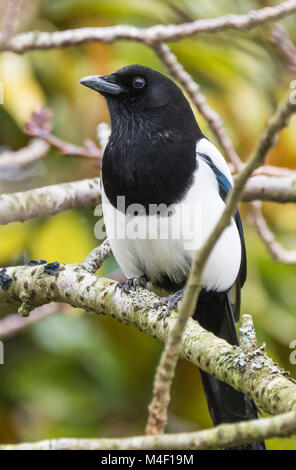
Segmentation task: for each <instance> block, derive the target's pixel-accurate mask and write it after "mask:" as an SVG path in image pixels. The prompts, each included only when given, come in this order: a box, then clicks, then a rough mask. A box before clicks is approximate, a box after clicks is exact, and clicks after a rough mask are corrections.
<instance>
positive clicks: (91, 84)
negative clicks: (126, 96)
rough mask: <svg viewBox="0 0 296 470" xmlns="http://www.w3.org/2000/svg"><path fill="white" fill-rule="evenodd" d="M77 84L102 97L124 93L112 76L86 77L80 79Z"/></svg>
mask: <svg viewBox="0 0 296 470" xmlns="http://www.w3.org/2000/svg"><path fill="white" fill-rule="evenodd" d="M79 83H81V85H84V86H87V87H88V88H91V89H92V90H95V91H98V92H99V93H101V94H103V95H104V94H106V95H120V93H123V92H124V91H125V90H124V88H123V87H122V86H120V85H118V84H117V83H116V77H115V76H114V75H105V76H102V75H88V76H87V77H83V78H81V80H79Z"/></svg>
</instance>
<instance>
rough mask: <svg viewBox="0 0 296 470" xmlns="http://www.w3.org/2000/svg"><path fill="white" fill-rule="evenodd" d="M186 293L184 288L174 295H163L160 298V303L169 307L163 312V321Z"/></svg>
mask: <svg viewBox="0 0 296 470" xmlns="http://www.w3.org/2000/svg"><path fill="white" fill-rule="evenodd" d="M183 294H184V288H183V289H180V290H178V291H177V292H175V293H174V294H172V295H169V296H168V297H161V298H160V304H161V305H167V309H166V311H165V312H164V314H163V321H165V320H166V318H167V317H169V316H170V314H171V313H172V311H173V310H174V308H175V307H177V305H178V303H179V302H180V301H181V300H182V298H183Z"/></svg>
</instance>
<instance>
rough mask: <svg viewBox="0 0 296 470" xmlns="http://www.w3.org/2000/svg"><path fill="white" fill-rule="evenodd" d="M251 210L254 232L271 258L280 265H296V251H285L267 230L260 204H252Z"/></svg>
mask: <svg viewBox="0 0 296 470" xmlns="http://www.w3.org/2000/svg"><path fill="white" fill-rule="evenodd" d="M251 210H252V221H253V224H254V226H255V228H256V231H257V233H258V235H259V237H260V238H261V239H262V240H263V242H264V244H265V246H266V247H267V249H268V251H269V252H270V253H271V255H272V257H273V258H274V259H275V260H276V261H278V262H280V263H286V264H296V250H286V249H285V248H283V247H282V246H281V245H280V244H279V243H278V242H277V241H276V240H275V237H274V234H273V233H272V232H271V231H270V230H269V228H268V225H267V223H266V220H265V218H264V216H263V213H262V204H261V202H259V201H257V202H253V203H252V209H251Z"/></svg>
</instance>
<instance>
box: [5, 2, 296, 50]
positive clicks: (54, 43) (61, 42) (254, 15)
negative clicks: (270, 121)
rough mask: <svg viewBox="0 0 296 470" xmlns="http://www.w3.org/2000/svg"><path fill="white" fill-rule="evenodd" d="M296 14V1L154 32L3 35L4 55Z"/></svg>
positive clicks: (173, 36)
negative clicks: (6, 53) (5, 36)
mask: <svg viewBox="0 0 296 470" xmlns="http://www.w3.org/2000/svg"><path fill="white" fill-rule="evenodd" d="M295 11H296V0H287V1H285V2H282V3H280V4H279V5H276V6H274V7H265V8H262V9H260V10H256V11H250V12H249V13H247V14H246V15H226V16H221V17H219V18H210V19H201V20H197V21H193V22H191V23H185V24H179V25H157V26H152V27H150V28H136V27H134V26H128V25H119V26H112V27H106V28H78V29H72V30H67V31H55V32H53V33H47V32H28V33H23V34H19V35H17V36H14V37H13V38H11V40H10V41H9V42H8V43H5V42H4V38H3V35H0V51H4V50H6V51H13V52H18V53H21V52H25V51H28V50H32V49H52V48H57V47H66V46H71V45H72V46H73V45H78V44H87V43H92V42H105V43H111V42H113V41H115V40H119V39H126V40H133V41H141V42H144V43H146V44H150V45H151V44H153V43H156V42H162V41H163V42H168V41H177V40H180V39H183V38H187V37H190V36H194V35H196V34H199V33H205V32H207V33H216V32H219V31H224V30H226V29H237V30H249V29H252V28H255V27H257V26H260V25H262V24H264V23H267V22H269V21H276V20H278V19H280V18H283V17H284V16H287V15H290V14H292V13H294V12H295Z"/></svg>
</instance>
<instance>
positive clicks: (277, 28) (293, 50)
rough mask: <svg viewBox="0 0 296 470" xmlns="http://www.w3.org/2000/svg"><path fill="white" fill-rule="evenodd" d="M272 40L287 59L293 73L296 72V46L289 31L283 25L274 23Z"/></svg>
mask: <svg viewBox="0 0 296 470" xmlns="http://www.w3.org/2000/svg"><path fill="white" fill-rule="evenodd" d="M270 42H271V44H273V45H274V46H276V47H277V48H278V49H279V50H280V52H281V53H282V54H283V56H284V57H285V59H286V61H287V65H288V68H289V69H290V70H291V72H292V73H295V72H296V46H294V44H293V43H292V41H291V39H290V37H289V35H288V33H287V31H286V30H285V28H284V27H283V26H282V25H279V24H277V25H274V27H273V29H272V34H271V37H270Z"/></svg>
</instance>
